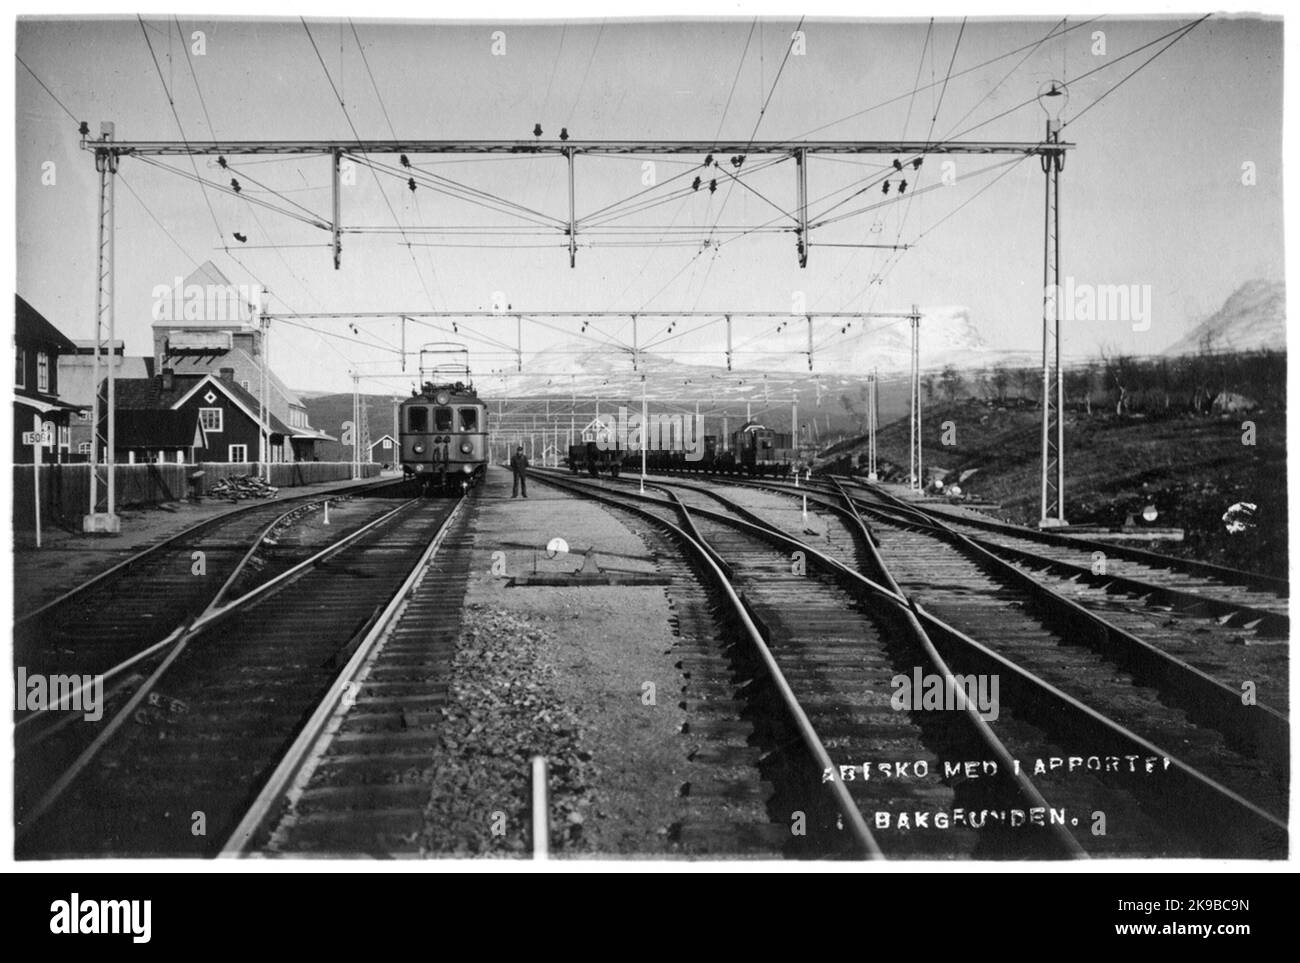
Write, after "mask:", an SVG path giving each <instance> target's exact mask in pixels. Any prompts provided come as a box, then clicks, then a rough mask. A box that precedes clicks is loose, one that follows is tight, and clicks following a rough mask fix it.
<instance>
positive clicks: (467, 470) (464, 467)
mask: <svg viewBox="0 0 1300 963" xmlns="http://www.w3.org/2000/svg"><path fill="white" fill-rule="evenodd" d="M460 470H461V471H463V472H465V473H466V474H469V473H470V472H472V471H473V470H474V466H473V465H461V466H460Z"/></svg>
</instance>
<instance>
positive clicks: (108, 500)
mask: <svg viewBox="0 0 1300 963" xmlns="http://www.w3.org/2000/svg"><path fill="white" fill-rule="evenodd" d="M99 133H100V140H99V142H98V143H99V144H105V145H106V144H109V143H111V142H112V140H113V124H111V123H109V122H107V121H105V122H103V123H101V124H100V125H99ZM95 170H97V171H98V172H99V212H98V222H99V225H98V228H99V229H98V235H97V237H98V243H97V246H96V249H95V262H96V263H95V337H94V342H95V360H94V362H93V365H92V368H91V371H92V379H93V384H94V395H93V400H92V401H91V414H90V417H91V428H90V431H91V435H90V437H91V442H90V498H89V505H88V507H87V511H86V516H85V517H84V518H83V519H82V523H81V527H82V530H83V531H86V532H116V531H120V530H121V520H120V519H119V517H118V515H117V513H116V511H115V508H116V505H117V488H116V479H115V478H114V477H113V476H114V471H113V468H114V445H115V444H116V441H117V438H116V424H115V422H116V419H115V418H114V413H115V407H116V406H115V404H114V402H115V401H116V399H115V398H114V392H115V391H116V377H115V375H116V368H117V366H116V364H115V363H114V362H115V359H114V354H113V352H114V344H113V342H114V340H115V337H116V331H115V327H116V313H115V310H114V302H115V301H116V297H115V292H116V284H115V282H114V270H113V266H114V265H113V258H114V247H115V243H114V242H115V235H116V230H115V218H114V214H113V186H114V183H115V182H116V180H117V153H116V152H115V151H114V150H112V149H111V148H109V147H106V146H96V148H95ZM105 354H107V356H108V382H107V386H106V388H105V392H106V393H105V405H104V409H103V411H104V418H103V419H102V424H101V419H100V412H101V407H100V403H99V378H100V369H99V363H100V358H101V357H102V356H104V355H105Z"/></svg>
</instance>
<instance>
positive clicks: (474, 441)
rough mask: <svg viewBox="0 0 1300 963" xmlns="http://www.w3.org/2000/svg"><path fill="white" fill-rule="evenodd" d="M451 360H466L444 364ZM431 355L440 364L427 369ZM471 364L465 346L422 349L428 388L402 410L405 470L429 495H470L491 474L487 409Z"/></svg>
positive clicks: (414, 393) (413, 394)
mask: <svg viewBox="0 0 1300 963" xmlns="http://www.w3.org/2000/svg"><path fill="white" fill-rule="evenodd" d="M447 356H458V357H462V358H463V360H461V361H458V362H452V363H448V362H446V361H445V360H440V359H445V358H446V357H447ZM429 357H432V358H433V360H434V362H435V363H433V364H432V365H430V366H426V363H425V362H426V359H427V358H429ZM468 361H469V352H468V350H467V349H466V348H465V347H464V346H463V345H457V344H453V343H449V342H438V343H435V344H428V345H425V346H424V347H423V348H421V350H420V382H421V384H422V385H423V387H422V388H420V389H418V390H414V389H413V390H412V391H411V397H409V398H407V399H406V400H405V401H403V402H402V404H401V406H400V410H399V413H398V429H397V430H398V436H399V437H398V444H399V446H400V448H401V455H400V458H401V463H402V472H403V473H404V474H405V475H406V477H407V478H409V479H414V480H415V481H416V482H417V483H418V484H419V485H420V488H421V489H422V490H423V491H425V492H426V493H427V492H435V491H436V492H447V491H456V490H459V491H465V490H466V489H467V488H469V487H470V486H471V485H473V484H475V483H476V482H477V481H478V480H479V479H480V478H482V477H483V474H484V472H486V471H487V462H488V437H487V426H488V413H487V405H486V404H484V403H483V401H481V400H480V399H479V396H478V392H477V391H476V390H475V389H474V383H473V382H472V381H471V380H470V375H469V363H468ZM453 377H454V378H455V380H452V379H453Z"/></svg>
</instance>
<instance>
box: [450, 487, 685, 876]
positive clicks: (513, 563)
mask: <svg viewBox="0 0 1300 963" xmlns="http://www.w3.org/2000/svg"><path fill="white" fill-rule="evenodd" d="M511 482H512V476H511V473H510V471H509V470H508V469H506V468H502V467H498V466H493V467H491V468H489V469H488V472H487V476H486V478H485V480H484V481H483V482H482V483H481V485H480V487H479V489H478V490H477V491H476V492H475V494H474V498H473V505H472V508H471V517H470V520H469V530H470V532H471V533H472V541H473V548H472V553H473V554H472V558H471V571H470V577H469V583H468V586H467V590H466V594H465V603H464V604H465V607H466V609H467V610H470V609H475V608H477V609H480V610H482V611H486V612H488V613H491V614H493V615H496V614H501V615H504V616H506V618H504V619H502V620H501V621H502V622H503V623H505V624H515V625H523V626H526V628H525V629H524V631H526V632H528V634H529V636H530V638H535V639H536V641H537V644H538V646H539V654H540V656H541V659H542V663H543V664H544V665H546V666H548V668H550V669H553V670H554V673H555V682H556V685H557V686H558V688H559V693H560V696H561V698H562V699H563V700H564V702H565V703H566V704H567V705H569V706H571V707H573V709H574V710H575V712H576V713H577V715H578V718H579V720H580V723H581V726H582V729H583V731H584V733H585V735H584V737H583V742H584V744H585V747H586V749H587V751H589V752H590V753H591V755H592V760H591V761H592V765H593V766H594V767H595V769H596V770H597V771H601V772H605V773H608V774H610V778H609V779H608V781H607V782H605V781H603V780H602V784H601V785H599V786H597V787H595V799H594V805H593V816H594V818H593V819H592V820H591V821H590V822H589V823H588V824H587V825H586V826H585V827H584V829H585V835H586V837H587V841H588V844H589V845H590V846H591V848H592V850H593V851H594V852H597V853H600V854H602V855H604V854H608V855H617V854H619V853H628V852H635V853H639V854H650V853H653V852H655V851H656V850H658V851H661V852H662V851H666V850H667V845H668V844H667V835H666V832H667V826H668V825H669V824H670V823H671V822H672V821H673V820H674V819H676V818H678V806H679V804H680V800H679V799H678V798H677V790H678V787H679V786H680V785H681V784H682V783H683V782H684V781H686V780H688V779H690V778H691V775H690V773H691V771H692V770H693V768H694V764H692V763H690V762H688V761H687V758H686V756H687V748H688V747H687V746H686V744H685V742H684V737H683V736H682V734H681V731H680V730H681V726H682V724H683V722H684V720H685V714H684V713H683V712H682V710H681V709H680V708H678V706H677V702H678V697H677V695H676V694H677V693H679V692H680V691H681V688H682V686H683V684H684V682H685V679H684V677H683V675H682V670H681V669H680V668H678V667H677V660H678V659H679V658H680V657H679V656H678V655H675V654H672V650H673V647H674V645H675V644H676V642H677V639H676V637H675V635H674V634H673V629H672V625H673V622H672V617H673V608H672V603H671V601H670V598H669V594H668V592H669V589H668V588H667V587H666V586H665V585H664V584H659V585H644V584H626V583H623V584H620V583H619V582H617V581H614V582H613V584H611V583H610V582H608V581H603V580H601V579H599V578H592V577H589V576H592V575H617V574H619V573H636V574H641V575H653V574H654V573H655V570H656V565H655V560H654V557H653V555H652V549H651V548H649V547H648V546H647V543H646V541H643V540H642V538H641V537H640V536H639V535H638V534H637V531H636V527H637V523H636V522H635V521H633V520H631V519H630V518H629V519H628V520H627V521H625V520H624V519H625V518H627V516H619V517H616V516H615V515H614V514H613V513H611V512H610V511H608V510H606V509H605V508H603V507H602V506H600V505H598V504H597V503H595V502H592V501H589V500H586V499H583V498H580V497H578V496H575V495H570V494H568V493H567V492H563V491H561V490H560V489H558V488H555V487H554V486H551V485H548V484H546V483H545V482H543V481H542V480H541V479H540V478H538V477H537V476H536V475H533V476H532V477H530V478H529V479H528V498H527V499H525V498H522V497H520V498H511V497H510V493H511ZM555 539H563V540H564V542H565V543H567V545H568V551H567V552H563V551H559V552H556V551H553V550H552V551H548V549H547V546H548V545H550V544H552V543H553V540H555ZM651 544H653V542H652V543H651ZM665 581H666V579H665ZM539 583H542V584H539ZM646 683H653V685H654V687H655V689H656V690H657V692H658V697H657V700H656V702H655V703H654V704H649V705H647V704H646V703H645V702H644V701H643V693H644V692H645V691H646V690H645V684H646ZM614 774H617V775H614ZM611 787H616V788H611ZM629 827H638V831H637V832H636V833H632V832H630V830H629ZM656 828H657V830H658V831H656ZM632 836H635V838H629V837H632Z"/></svg>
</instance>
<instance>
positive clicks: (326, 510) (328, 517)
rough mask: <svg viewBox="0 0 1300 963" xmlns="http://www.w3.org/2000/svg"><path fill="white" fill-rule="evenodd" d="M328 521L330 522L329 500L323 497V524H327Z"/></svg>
mask: <svg viewBox="0 0 1300 963" xmlns="http://www.w3.org/2000/svg"><path fill="white" fill-rule="evenodd" d="M329 523H330V500H329V499H328V498H327V499H325V524H326V525H328V524H329Z"/></svg>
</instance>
